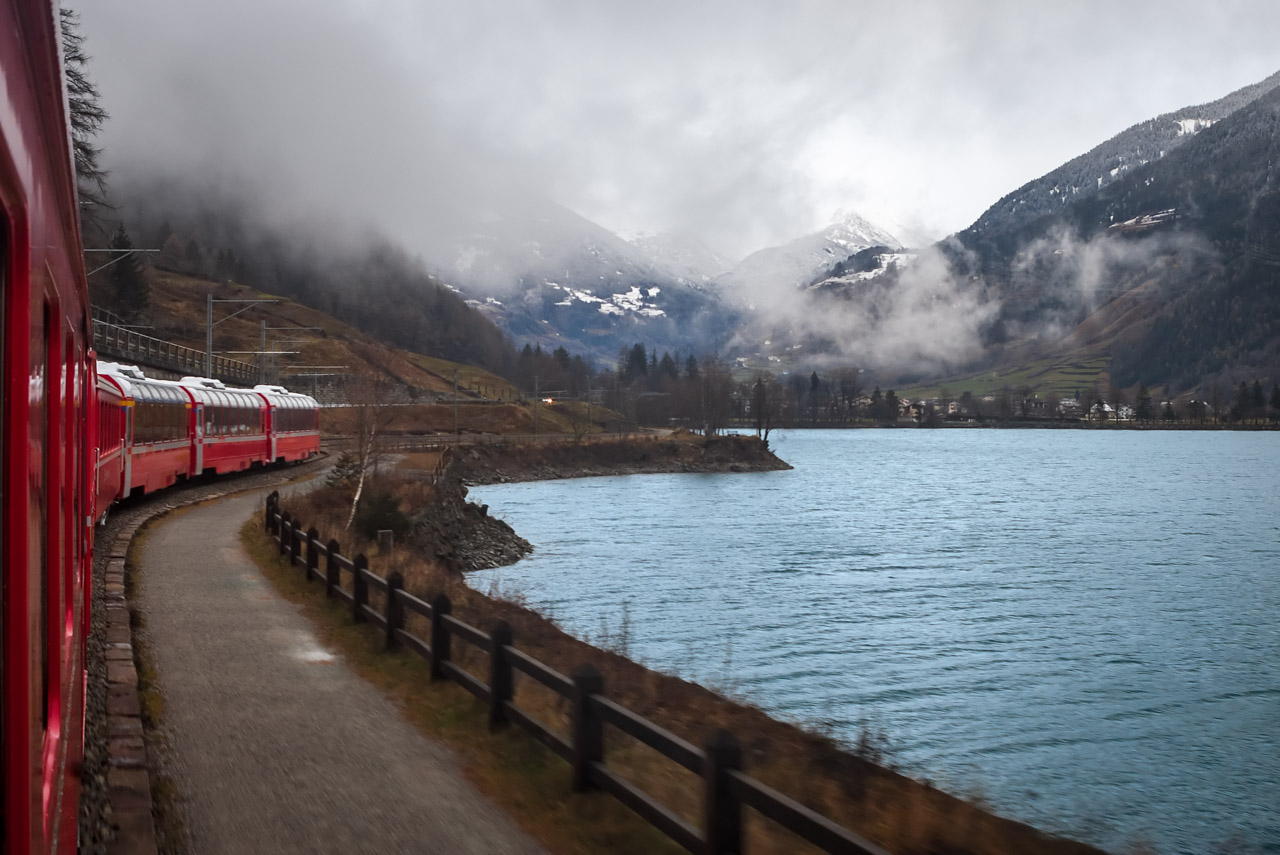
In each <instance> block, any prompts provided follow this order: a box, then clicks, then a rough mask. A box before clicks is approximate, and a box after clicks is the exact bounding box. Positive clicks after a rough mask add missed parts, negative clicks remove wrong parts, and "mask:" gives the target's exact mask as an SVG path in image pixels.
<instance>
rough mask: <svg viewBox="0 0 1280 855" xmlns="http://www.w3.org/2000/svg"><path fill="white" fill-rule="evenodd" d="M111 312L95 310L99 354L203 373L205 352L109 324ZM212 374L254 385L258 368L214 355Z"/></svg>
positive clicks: (198, 373) (170, 369)
mask: <svg viewBox="0 0 1280 855" xmlns="http://www.w3.org/2000/svg"><path fill="white" fill-rule="evenodd" d="M110 317H114V316H112V315H111V313H110V312H106V311H105V310H101V309H97V308H95V309H94V313H93V348H94V350H96V351H97V352H98V355H99V356H109V357H111V358H113V359H123V360H126V361H128V362H135V363H138V364H140V365H145V366H148V367H151V368H164V369H167V370H169V371H177V372H179V373H182V374H188V375H196V376H203V375H204V371H205V352H204V351H203V350H195V349H193V348H190V347H183V346H182V345H180V344H174V343H173V342H171V341H165V340H163V339H159V338H154V337H152V336H149V335H142V334H141V333H137V332H134V331H133V330H131V329H129V328H127V327H123V326H120V325H119V324H115V323H112V322H111V320H109V318H110ZM212 367H213V376H214V377H215V378H217V379H219V380H222V381H224V382H227V383H239V384H245V385H249V384H253V383H257V382H258V377H259V372H258V367H257V366H256V365H253V364H251V363H248V362H241V361H240V360H238V359H228V358H227V357H225V356H216V355H215V356H214V357H213V361H212Z"/></svg>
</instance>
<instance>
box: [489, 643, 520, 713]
mask: <svg viewBox="0 0 1280 855" xmlns="http://www.w3.org/2000/svg"><path fill="white" fill-rule="evenodd" d="M511 643H512V632H511V624H509V623H507V622H506V621H505V620H500V621H498V622H497V623H496V624H494V625H493V628H492V629H491V630H490V631H489V729H490V730H499V729H500V728H502V727H505V726H506V724H507V710H506V707H504V706H503V704H505V703H506V702H507V701H509V700H511V696H512V690H513V688H514V681H513V680H512V675H511V663H510V662H508V661H507V657H506V651H505V650H504V649H503V648H505V647H507V646H509V645H510V644H511Z"/></svg>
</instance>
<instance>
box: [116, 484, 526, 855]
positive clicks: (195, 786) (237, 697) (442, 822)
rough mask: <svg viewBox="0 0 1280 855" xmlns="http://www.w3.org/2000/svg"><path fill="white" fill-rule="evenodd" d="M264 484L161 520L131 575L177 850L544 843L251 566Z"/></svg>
mask: <svg viewBox="0 0 1280 855" xmlns="http://www.w3.org/2000/svg"><path fill="white" fill-rule="evenodd" d="M264 493H265V490H262V491H259V492H256V493H251V494H248V495H246V496H242V497H236V498H229V499H227V500H225V501H221V502H217V503H215V504H212V505H208V506H205V507H201V508H197V509H195V510H193V511H190V512H188V513H186V514H183V515H181V516H177V517H174V518H172V519H169V520H165V521H162V522H161V523H160V524H159V525H158V526H156V527H155V528H154V529H153V530H152V533H151V534H150V535H149V537H148V539H147V542H146V546H145V549H144V551H143V554H142V557H141V570H140V572H139V573H138V574H137V576H136V579H137V583H136V584H137V587H136V594H135V602H136V606H137V608H138V609H139V610H140V611H141V613H142V615H143V617H144V620H145V627H146V628H145V633H144V636H143V637H144V639H145V643H146V648H147V650H148V654H149V657H150V659H151V660H152V664H153V665H154V667H155V669H156V673H157V682H158V684H159V686H160V689H161V691H162V693H163V695H164V699H165V712H164V721H163V726H164V730H165V733H164V737H165V741H166V743H167V751H166V752H165V753H166V755H167V756H166V757H165V758H164V759H163V760H162V762H161V765H162V769H163V771H164V773H165V775H166V776H167V777H168V778H169V779H170V780H171V781H173V783H174V785H175V787H176V790H177V792H178V795H179V799H180V802H181V804H180V812H181V815H182V822H183V827H184V831H185V834H186V836H187V840H186V844H187V847H186V848H187V849H188V851H191V852H199V853H222V852H226V853H242V852H272V853H292V852H297V853H310V852H342V853H347V852H449V853H537V852H541V851H542V850H541V849H540V848H539V847H538V846H537V845H536V844H535V843H534V842H532V841H531V840H530V839H529V838H528V837H526V836H525V835H524V834H523V833H522V832H520V831H519V830H518V829H517V828H516V827H515V826H514V824H513V823H512V822H511V821H510V820H509V819H508V818H507V817H506V816H505V815H503V814H501V813H500V812H499V811H498V810H497V809H496V808H495V807H493V806H492V805H491V804H490V803H488V802H487V801H486V800H485V799H484V798H483V797H482V796H480V795H479V794H478V793H476V792H475V791H474V790H473V789H472V788H471V786H470V785H469V784H467V783H466V781H465V779H464V778H463V777H462V775H461V774H460V772H459V771H458V770H457V768H456V766H455V764H454V762H453V761H452V759H451V757H450V755H449V752H448V751H447V749H445V748H444V747H442V746H440V745H438V744H435V743H433V742H431V741H429V740H428V739H426V738H424V737H423V736H422V735H421V734H420V733H418V731H417V730H415V729H414V728H413V727H412V726H411V725H410V724H409V723H408V722H407V721H405V719H404V718H403V716H402V715H401V714H400V713H399V711H398V710H397V709H396V708H395V707H394V706H393V705H392V704H391V703H390V702H389V701H388V700H387V699H386V698H385V697H384V696H383V695H382V694H381V693H380V692H378V691H377V690H376V689H375V688H374V687H372V686H371V685H369V684H368V683H366V682H365V681H364V680H362V679H361V678H359V677H358V676H357V675H356V674H355V673H354V672H353V671H351V669H350V668H348V667H347V665H346V664H345V663H344V662H343V661H342V659H341V657H340V656H338V655H337V654H336V653H334V652H332V651H329V650H326V649H324V648H323V647H322V646H321V645H320V644H319V642H318V641H317V639H316V638H315V636H314V635H313V634H312V632H311V630H310V627H309V625H308V623H307V621H306V620H305V619H304V618H303V617H302V616H301V615H300V614H299V610H298V608H297V607H296V606H294V605H293V604H291V603H289V602H287V601H285V600H283V599H281V598H280V597H279V596H277V595H276V593H275V592H274V590H273V589H272V588H271V586H270V584H269V583H268V582H267V581H266V580H265V579H264V578H263V577H262V575H261V574H260V573H259V572H258V570H257V568H256V567H255V566H254V565H253V564H252V562H251V561H250V560H249V558H248V556H247V555H246V554H245V553H244V551H243V550H242V549H241V547H240V545H239V541H238V536H237V534H238V530H239V528H240V526H241V524H242V523H243V522H244V520H245V519H246V518H247V517H248V516H249V515H250V514H251V513H253V512H254V511H255V510H257V509H259V508H260V507H261V500H262V496H263V494H264Z"/></svg>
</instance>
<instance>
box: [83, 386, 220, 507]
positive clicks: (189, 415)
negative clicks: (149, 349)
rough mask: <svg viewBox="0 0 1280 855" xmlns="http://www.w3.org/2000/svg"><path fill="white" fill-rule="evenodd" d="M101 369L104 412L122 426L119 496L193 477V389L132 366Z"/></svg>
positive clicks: (165, 485) (160, 487)
mask: <svg viewBox="0 0 1280 855" xmlns="http://www.w3.org/2000/svg"><path fill="white" fill-rule="evenodd" d="M98 372H99V379H100V386H99V388H100V389H101V390H102V391H101V392H100V393H99V397H98V404H99V409H100V412H101V411H102V410H103V409H106V410H107V411H108V412H110V413H111V415H110V417H109V420H110V421H111V422H112V423H113V425H114V424H118V425H119V426H120V429H121V437H120V439H121V442H122V455H121V456H122V461H121V477H120V481H119V482H118V483H119V484H120V490H119V491H118V492H117V494H116V498H125V497H126V496H130V495H132V494H133V493H135V492H137V493H151V492H154V491H156V490H162V489H164V488H165V487H170V486H173V485H174V484H175V483H177V482H178V481H179V480H183V479H185V478H187V477H189V476H190V475H192V474H193V473H194V472H195V471H196V469H195V460H194V456H193V444H192V436H193V433H194V430H195V428H194V415H193V412H192V405H193V403H194V399H193V398H192V396H191V393H190V391H189V390H187V389H186V388H185V387H184V386H182V385H181V384H179V383H174V382H172V381H169V380H153V379H150V378H147V377H145V376H144V375H143V373H142V372H141V371H139V370H138V369H137V368H135V367H134V366H132V365H118V364H116V363H113V362H99V363H98ZM113 407H114V408H118V409H113ZM103 418H105V417H103ZM100 420H101V418H100ZM104 474H108V473H104ZM110 474H111V475H114V473H110ZM101 480H102V479H100V482H101ZM111 480H112V481H113V482H114V477H112V478H111ZM100 502H101V498H100V499H99V503H100Z"/></svg>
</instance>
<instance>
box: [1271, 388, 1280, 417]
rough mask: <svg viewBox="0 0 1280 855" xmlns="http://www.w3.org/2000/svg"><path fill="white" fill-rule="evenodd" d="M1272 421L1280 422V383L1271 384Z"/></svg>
mask: <svg viewBox="0 0 1280 855" xmlns="http://www.w3.org/2000/svg"><path fill="white" fill-rule="evenodd" d="M1271 421H1273V422H1280V383H1272V384H1271Z"/></svg>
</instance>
